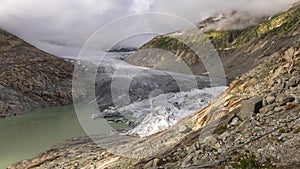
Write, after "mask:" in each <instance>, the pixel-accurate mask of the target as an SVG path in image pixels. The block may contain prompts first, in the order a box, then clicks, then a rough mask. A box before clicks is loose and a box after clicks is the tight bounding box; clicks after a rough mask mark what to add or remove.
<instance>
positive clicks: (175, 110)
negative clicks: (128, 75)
mask: <svg viewBox="0 0 300 169" xmlns="http://www.w3.org/2000/svg"><path fill="white" fill-rule="evenodd" d="M226 88H227V87H226V86H221V87H212V88H205V89H193V90H192V91H189V92H178V93H167V94H161V95H159V96H156V97H152V98H150V99H147V100H142V101H139V102H134V103H132V104H130V105H127V106H124V107H121V108H112V109H107V110H105V111H112V112H111V113H113V112H118V113H120V114H121V115H122V116H127V117H128V116H129V117H133V118H135V119H136V122H135V123H136V124H137V125H136V126H135V127H134V128H132V129H130V130H129V131H128V132H127V133H126V134H128V135H138V136H140V137H146V136H150V135H152V134H155V133H157V132H160V131H162V130H165V129H167V128H169V127H171V126H173V125H175V124H176V123H177V122H178V121H179V120H180V119H182V118H184V117H186V116H188V115H191V114H192V113H195V112H196V111H199V110H200V109H201V108H203V107H204V106H206V105H207V104H208V103H209V102H210V101H211V100H212V99H214V98H215V97H217V96H218V95H219V94H220V93H222V92H223V91H225V90H226Z"/></svg>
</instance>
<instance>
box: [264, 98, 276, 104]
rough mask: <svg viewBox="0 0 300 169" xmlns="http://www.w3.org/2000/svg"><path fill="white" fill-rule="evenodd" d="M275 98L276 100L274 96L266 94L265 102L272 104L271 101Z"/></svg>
mask: <svg viewBox="0 0 300 169" xmlns="http://www.w3.org/2000/svg"><path fill="white" fill-rule="evenodd" d="M275 100H276V97H275V96H267V97H266V103H267V104H272V103H274V102H275Z"/></svg>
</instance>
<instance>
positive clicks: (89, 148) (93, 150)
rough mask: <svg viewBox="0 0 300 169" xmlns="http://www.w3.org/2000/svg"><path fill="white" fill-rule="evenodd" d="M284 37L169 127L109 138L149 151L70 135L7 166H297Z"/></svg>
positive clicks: (290, 56)
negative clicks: (107, 146) (131, 138)
mask: <svg viewBox="0 0 300 169" xmlns="http://www.w3.org/2000/svg"><path fill="white" fill-rule="evenodd" d="M295 9H297V10H298V7H297V8H295V7H294V8H292V9H291V10H290V11H288V12H287V13H289V12H293V11H294V10H295ZM278 17H280V15H279V16H278ZM294 23H295V24H298V23H299V17H298V20H296V22H294ZM297 26H298V25H297ZM291 27H293V25H291ZM294 28H295V27H294ZM268 29H269V28H268ZM296 29H298V28H296ZM288 30H289V29H288ZM297 35H298V34H295V35H292V36H293V37H295V36H297ZM290 40H291V39H290ZM271 41H272V40H271ZM289 42H290V43H289V47H284V48H282V49H280V50H276V52H275V53H272V54H268V53H266V56H265V58H266V59H264V61H263V62H262V63H261V64H259V65H258V66H257V67H255V68H254V69H251V70H250V71H248V72H247V73H244V74H243V75H241V76H238V77H237V78H236V79H235V80H234V81H232V83H231V84H230V86H229V88H228V89H227V90H226V91H225V92H224V93H223V94H221V95H220V96H219V97H218V98H216V99H215V100H214V101H212V102H211V103H210V104H209V105H208V106H207V107H205V108H203V109H202V110H200V111H199V112H196V113H195V114H194V115H192V116H190V117H187V118H185V119H183V120H181V121H180V122H179V123H178V124H177V125H175V126H173V127H172V128H170V129H167V130H165V131H163V132H161V133H158V134H156V135H153V136H150V137H148V138H145V139H143V140H139V141H137V142H133V143H132V144H129V143H128V142H126V143H122V144H119V145H118V144H115V142H114V141H115V140H114V141H113V142H111V144H112V145H114V146H116V149H118V148H121V149H126V150H128V149H129V150H130V151H125V152H126V153H129V154H137V153H141V152H144V153H146V154H147V152H150V151H152V150H155V149H157V150H158V151H157V152H156V153H155V154H150V153H149V154H148V156H146V157H143V158H129V157H128V156H127V157H126V156H121V155H113V154H111V153H110V151H104V150H103V149H101V148H99V147H98V146H97V145H96V144H93V143H92V142H91V141H90V140H88V139H83V140H82V141H79V142H78V140H76V139H75V140H69V141H68V142H67V143H65V144H63V145H59V146H56V147H54V148H52V149H51V150H49V151H47V152H45V153H43V154H41V155H40V156H38V157H36V158H34V159H32V160H27V161H22V162H19V163H16V164H14V165H13V166H11V167H10V168H11V169H14V168H16V169H18V168H69V167H70V168H71V167H73V168H116V169H117V168H136V169H140V168H170V169H173V168H191V169H192V168H299V167H300V158H299V157H300V151H299V148H300V125H299V124H300V113H299V112H300V103H299V100H300V98H299V96H300V83H299V82H300V40H299V38H298V39H296V40H293V41H289ZM254 45H256V44H254ZM183 126H184V127H183ZM186 129H188V130H186ZM101 139H104V137H102V138H101ZM160 146H161V147H160ZM162 147H163V148H162ZM124 155H128V154H124ZM93 157H94V158H93Z"/></svg>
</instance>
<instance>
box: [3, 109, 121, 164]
mask: <svg viewBox="0 0 300 169" xmlns="http://www.w3.org/2000/svg"><path fill="white" fill-rule="evenodd" d="M80 109H81V111H80V112H86V113H84V114H81V115H80V121H81V123H83V124H84V123H88V124H89V128H88V132H89V134H99V133H101V132H106V131H111V130H112V128H114V129H122V128H127V126H126V125H125V124H117V123H112V124H108V123H107V121H106V120H104V119H97V120H92V119H91V118H90V117H91V115H92V114H93V113H96V110H95V109H94V107H92V106H87V105H82V106H81V108H80ZM79 114H80V113H79ZM86 135H87V134H86V133H85V131H84V130H83V129H82V127H81V125H80V122H79V121H78V118H77V114H76V113H75V110H74V107H73V105H70V106H64V107H54V108H46V109H43V110H40V111H36V112H33V113H28V114H25V115H20V116H16V117H10V118H6V119H0V168H1V169H2V168H6V167H8V166H9V165H11V164H13V163H15V162H17V161H21V160H25V159H31V158H33V157H35V156H37V155H38V154H40V153H42V152H44V151H46V150H48V149H49V148H51V147H52V146H53V145H55V144H57V143H62V142H64V141H65V140H66V139H69V138H73V137H79V136H86Z"/></svg>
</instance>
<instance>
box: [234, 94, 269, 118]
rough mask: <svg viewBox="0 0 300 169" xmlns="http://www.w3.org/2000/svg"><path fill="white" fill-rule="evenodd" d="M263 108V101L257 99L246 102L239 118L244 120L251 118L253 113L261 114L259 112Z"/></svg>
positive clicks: (259, 98)
mask: <svg viewBox="0 0 300 169" xmlns="http://www.w3.org/2000/svg"><path fill="white" fill-rule="evenodd" d="M262 107H263V99H262V98H261V97H256V98H253V99H248V100H245V101H244V102H243V104H242V107H241V111H240V112H239V114H238V116H239V117H240V118H241V119H242V120H244V119H246V118H247V117H249V116H251V115H252V114H253V113H259V110H260V109H261V108H262Z"/></svg>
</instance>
